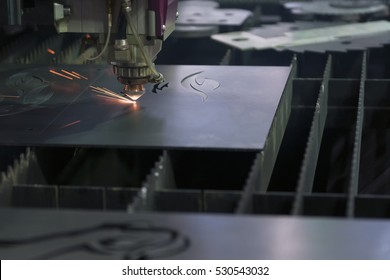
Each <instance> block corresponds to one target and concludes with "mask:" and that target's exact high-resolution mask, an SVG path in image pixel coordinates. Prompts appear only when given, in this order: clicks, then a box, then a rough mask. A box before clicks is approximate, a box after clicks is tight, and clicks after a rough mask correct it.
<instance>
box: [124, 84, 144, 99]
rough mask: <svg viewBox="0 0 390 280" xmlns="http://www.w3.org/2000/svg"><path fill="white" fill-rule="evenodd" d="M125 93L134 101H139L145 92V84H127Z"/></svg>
mask: <svg viewBox="0 0 390 280" xmlns="http://www.w3.org/2000/svg"><path fill="white" fill-rule="evenodd" d="M123 93H124V94H125V96H126V97H128V98H129V99H130V100H132V101H137V100H138V99H139V98H141V97H142V95H144V94H145V86H144V85H143V84H138V85H125V88H124V90H123Z"/></svg>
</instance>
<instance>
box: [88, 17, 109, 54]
mask: <svg viewBox="0 0 390 280" xmlns="http://www.w3.org/2000/svg"><path fill="white" fill-rule="evenodd" d="M111 30H112V17H111V14H108V32H107V38H106V43H105V44H104V47H103V49H102V51H101V52H100V53H99V54H98V55H97V56H95V57H84V58H85V59H86V60H89V61H93V60H96V59H98V58H100V57H101V56H102V55H103V54H104V53H105V52H106V50H107V48H108V44H109V43H110V37H111Z"/></svg>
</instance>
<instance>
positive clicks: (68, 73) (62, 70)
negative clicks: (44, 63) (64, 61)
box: [61, 69, 81, 80]
mask: <svg viewBox="0 0 390 280" xmlns="http://www.w3.org/2000/svg"><path fill="white" fill-rule="evenodd" d="M61 72H62V73H65V74H67V75H69V76H71V77H73V78H76V79H79V80H81V77H79V76H77V75H75V74H72V73H70V72H68V71H66V70H64V69H61Z"/></svg>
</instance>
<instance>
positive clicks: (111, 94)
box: [90, 86, 133, 103]
mask: <svg viewBox="0 0 390 280" xmlns="http://www.w3.org/2000/svg"><path fill="white" fill-rule="evenodd" d="M90 88H91V89H92V91H93V92H96V93H100V94H103V95H105V96H108V97H111V98H112V99H117V100H121V101H126V102H127V103H133V101H131V100H129V99H127V98H125V97H123V96H120V95H118V94H117V93H115V92H113V91H112V90H109V89H107V88H105V87H94V86H90Z"/></svg>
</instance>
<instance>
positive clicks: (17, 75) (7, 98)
mask: <svg viewBox="0 0 390 280" xmlns="http://www.w3.org/2000/svg"><path fill="white" fill-rule="evenodd" d="M53 69H55V70H53ZM159 70H160V71H161V72H163V73H164V76H165V82H162V83H160V84H154V85H149V86H147V94H146V95H145V96H144V97H143V98H141V99H140V100H139V101H138V102H131V101H129V100H122V99H119V98H114V97H115V96H107V95H105V94H104V93H100V94H99V90H101V89H107V90H111V91H112V92H115V93H120V92H121V88H120V85H119V84H118V83H117V81H116V78H115V76H114V75H113V74H112V73H111V69H110V68H109V67H107V66H101V67H95V66H63V67H56V68H51V67H27V68H23V69H21V68H15V69H13V70H6V69H3V71H2V72H1V74H0V75H1V78H0V79H1V87H0V91H1V93H2V94H1V95H0V100H1V103H0V132H1V134H0V143H1V144H12V145H59V146H83V147H91V146H100V147H156V148H168V147H169V148H196V149H199V148H204V149H205V148H207V149H241V150H262V149H263V147H264V144H265V142H266V140H267V136H268V133H269V131H270V128H271V124H272V122H273V119H274V117H275V114H276V112H277V109H278V106H279V102H280V99H281V97H282V94H283V91H284V89H285V85H286V82H287V79H288V77H289V74H290V68H289V67H239V66H237V67H233V66H231V67H227V66H160V67H159ZM64 71H65V72H64ZM72 71H73V72H76V73H79V74H80V75H82V76H83V77H84V78H86V79H77V78H75V77H73V78H72V76H69V74H67V73H72ZM64 75H65V76H66V75H68V78H69V77H70V78H72V79H67V78H65V77H64ZM103 91H104V90H103Z"/></svg>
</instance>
